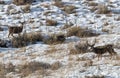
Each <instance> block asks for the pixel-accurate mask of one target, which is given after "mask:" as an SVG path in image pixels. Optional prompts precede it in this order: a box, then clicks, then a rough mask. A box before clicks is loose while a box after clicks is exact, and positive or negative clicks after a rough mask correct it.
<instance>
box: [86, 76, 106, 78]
mask: <svg viewBox="0 0 120 78" xmlns="http://www.w3.org/2000/svg"><path fill="white" fill-rule="evenodd" d="M85 78H105V76H104V75H93V76H85Z"/></svg>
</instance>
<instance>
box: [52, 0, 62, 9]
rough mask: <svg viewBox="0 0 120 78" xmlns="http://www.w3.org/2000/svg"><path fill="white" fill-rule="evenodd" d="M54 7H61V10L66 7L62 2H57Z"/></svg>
mask: <svg viewBox="0 0 120 78" xmlns="http://www.w3.org/2000/svg"><path fill="white" fill-rule="evenodd" d="M53 5H55V6H57V7H59V8H62V7H64V3H63V2H61V1H55V3H54V4H53Z"/></svg>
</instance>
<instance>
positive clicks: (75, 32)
mask: <svg viewBox="0 0 120 78" xmlns="http://www.w3.org/2000/svg"><path fill="white" fill-rule="evenodd" d="M97 35H99V34H98V33H94V32H93V31H92V30H89V29H85V28H80V27H78V26H74V27H70V28H67V36H68V37H69V36H78V37H92V36H97Z"/></svg>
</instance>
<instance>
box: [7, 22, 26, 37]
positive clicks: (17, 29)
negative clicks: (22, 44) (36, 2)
mask: <svg viewBox="0 0 120 78" xmlns="http://www.w3.org/2000/svg"><path fill="white" fill-rule="evenodd" d="M20 23H21V26H20V27H17V26H14V27H13V26H12V27H8V30H9V34H8V37H9V36H10V35H11V36H13V34H18V35H19V36H20V33H21V32H22V30H23V25H24V23H25V22H20ZM13 37H14V36H13Z"/></svg>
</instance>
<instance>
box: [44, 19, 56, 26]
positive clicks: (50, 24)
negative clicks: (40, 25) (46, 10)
mask: <svg viewBox="0 0 120 78" xmlns="http://www.w3.org/2000/svg"><path fill="white" fill-rule="evenodd" d="M57 24H58V23H57V21H55V20H50V19H46V25H47V26H56V25H57Z"/></svg>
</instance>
